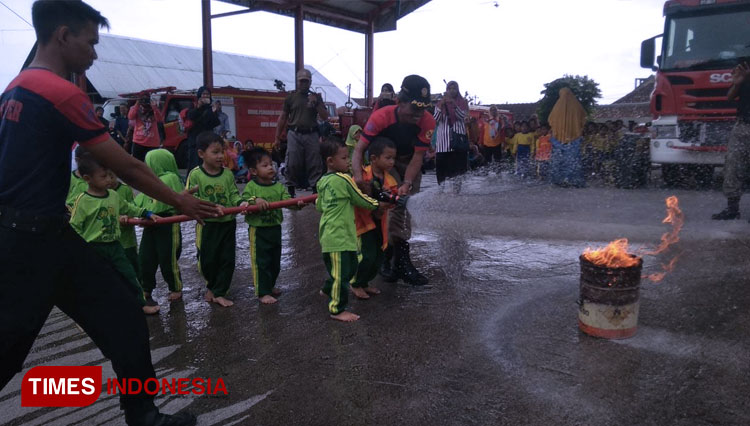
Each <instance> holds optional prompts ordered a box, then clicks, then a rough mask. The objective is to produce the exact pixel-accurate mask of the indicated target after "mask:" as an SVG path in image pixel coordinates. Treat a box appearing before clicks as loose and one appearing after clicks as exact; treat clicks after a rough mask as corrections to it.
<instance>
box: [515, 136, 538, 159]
mask: <svg viewBox="0 0 750 426" xmlns="http://www.w3.org/2000/svg"><path fill="white" fill-rule="evenodd" d="M518 145H527V146H530V147H531V153H532V154H533V153H534V148H535V146H534V145H535V144H534V134H533V133H531V132H529V133H516V134H515V136H513V148H512V152H513V154H515V153H516V151H517V150H518Z"/></svg>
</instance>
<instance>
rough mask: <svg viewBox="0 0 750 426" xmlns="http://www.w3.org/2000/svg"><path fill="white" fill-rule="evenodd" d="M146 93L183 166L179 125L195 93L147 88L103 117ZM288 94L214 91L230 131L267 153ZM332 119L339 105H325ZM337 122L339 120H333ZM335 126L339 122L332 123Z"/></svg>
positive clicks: (125, 96)
mask: <svg viewBox="0 0 750 426" xmlns="http://www.w3.org/2000/svg"><path fill="white" fill-rule="evenodd" d="M144 94H148V95H149V96H151V99H153V100H155V101H157V102H158V105H159V108H160V109H161V112H162V114H163V115H164V128H163V135H162V136H163V138H164V147H165V148H167V149H169V150H172V151H174V152H175V157H176V158H177V162H178V164H179V165H180V166H182V165H183V164H184V159H185V158H186V157H185V154H186V153H185V149H186V145H185V144H183V142H184V141H185V139H186V138H187V135H186V133H185V131H184V129H183V128H182V126H181V123H180V119H179V118H180V111H182V110H184V109H185V108H192V107H193V105H194V104H195V102H196V97H195V92H193V91H189V92H186V91H177V90H175V88H174V87H161V88H157V89H147V90H143V91H141V92H138V93H125V94H121V95H120V98H119V99H111V100H109V101H107V102H106V103H105V104H104V116H105V117H110V113H111V112H114V108H115V107H116V106H118V105H121V104H127V105H128V107H130V106H131V105H133V104H134V103H135V101H136V100H137V99H139V98H140V97H141V96H143V95H144ZM287 95H288V93H287V92H274V91H261V90H244V89H235V88H232V87H216V88H214V90H213V92H212V98H213V100H214V101H216V100H218V101H221V106H222V111H223V112H224V113H225V114H227V116H228V117H229V131H230V132H231V133H232V135H234V136H235V137H236V138H237V140H239V141H241V142H244V141H246V140H248V139H252V140H253V142H254V143H255V146H261V147H263V148H266V149H267V150H269V151H270V150H271V148H272V147H273V143H274V139H275V136H276V123H277V122H278V120H279V115H281V110H282V107H283V104H284V99H285V98H286V96H287ZM326 106H327V108H328V111H329V115H330V116H331V117H335V111H336V106H335V105H334V104H333V103H331V102H326ZM333 121H337V120H335V119H334V120H333ZM333 124H334V127H335V125H336V124H337V123H335V122H334V123H333Z"/></svg>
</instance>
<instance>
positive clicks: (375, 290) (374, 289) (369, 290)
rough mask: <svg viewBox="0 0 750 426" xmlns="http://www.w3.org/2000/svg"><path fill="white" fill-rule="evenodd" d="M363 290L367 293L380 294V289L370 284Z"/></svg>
mask: <svg viewBox="0 0 750 426" xmlns="http://www.w3.org/2000/svg"><path fill="white" fill-rule="evenodd" d="M365 291H366V292H367V293H369V294H380V289H379V288H377V287H373V286H371V285H369V286H367V287H365Z"/></svg>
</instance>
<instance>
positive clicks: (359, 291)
mask: <svg viewBox="0 0 750 426" xmlns="http://www.w3.org/2000/svg"><path fill="white" fill-rule="evenodd" d="M352 294H353V295H354V296H355V297H356V298H357V299H369V298H370V296H369V295H368V294H367V292H366V291H365V289H363V288H360V287H352Z"/></svg>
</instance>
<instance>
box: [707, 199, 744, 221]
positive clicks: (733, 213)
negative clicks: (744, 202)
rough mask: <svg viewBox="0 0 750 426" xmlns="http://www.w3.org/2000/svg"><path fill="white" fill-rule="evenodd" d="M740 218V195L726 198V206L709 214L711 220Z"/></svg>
mask: <svg viewBox="0 0 750 426" xmlns="http://www.w3.org/2000/svg"><path fill="white" fill-rule="evenodd" d="M739 218H740V197H731V198H727V208H725V209H724V210H722V211H720V212H719V213H716V214H714V215H711V219H713V220H732V219H739Z"/></svg>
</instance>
